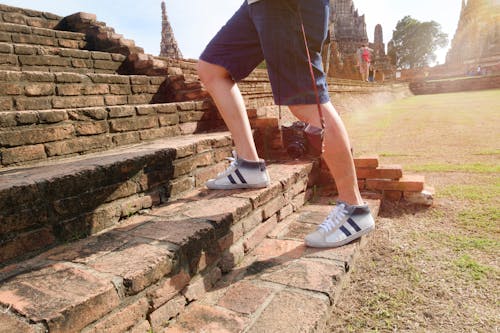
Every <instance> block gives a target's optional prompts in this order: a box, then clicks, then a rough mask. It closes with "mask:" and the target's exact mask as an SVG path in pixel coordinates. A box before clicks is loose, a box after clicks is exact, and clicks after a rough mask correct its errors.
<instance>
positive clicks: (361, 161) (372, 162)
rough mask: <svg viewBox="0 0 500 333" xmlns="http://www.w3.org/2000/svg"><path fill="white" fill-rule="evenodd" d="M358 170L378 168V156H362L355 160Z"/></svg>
mask: <svg viewBox="0 0 500 333" xmlns="http://www.w3.org/2000/svg"><path fill="white" fill-rule="evenodd" d="M354 165H355V166H356V168H377V167H378V156H361V157H357V158H354Z"/></svg>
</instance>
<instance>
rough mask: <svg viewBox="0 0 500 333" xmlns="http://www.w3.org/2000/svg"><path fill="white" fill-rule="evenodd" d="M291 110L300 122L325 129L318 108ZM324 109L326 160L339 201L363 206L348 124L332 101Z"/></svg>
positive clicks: (291, 108)
mask: <svg viewBox="0 0 500 333" xmlns="http://www.w3.org/2000/svg"><path fill="white" fill-rule="evenodd" d="M289 108H290V110H291V111H292V113H293V114H294V115H295V116H296V117H297V118H299V119H300V120H302V121H304V122H307V123H310V124H312V125H313V126H316V127H321V124H320V123H319V115H318V108H317V105H314V104H312V105H290V106H289ZM321 110H322V113H323V117H324V118H325V133H324V153H323V159H324V161H325V162H326V164H327V166H328V168H329V170H330V172H331V174H332V177H333V178H334V179H335V184H336V186H337V190H338V194H339V200H341V201H343V202H345V203H348V204H350V205H362V204H363V199H362V198H361V194H360V192H359V187H358V181H357V177H356V169H355V167H354V161H353V157H352V154H351V145H350V142H349V137H348V135H347V131H346V129H345V126H344V123H343V122H342V119H341V118H340V116H339V114H338V113H337V111H336V110H335V108H334V107H333V105H332V103H331V102H328V103H325V104H322V105H321Z"/></svg>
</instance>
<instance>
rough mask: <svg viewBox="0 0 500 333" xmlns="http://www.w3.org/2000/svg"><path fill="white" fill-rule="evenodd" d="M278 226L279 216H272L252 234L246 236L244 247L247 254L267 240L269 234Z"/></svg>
mask: <svg viewBox="0 0 500 333" xmlns="http://www.w3.org/2000/svg"><path fill="white" fill-rule="evenodd" d="M277 224H278V218H277V216H276V215H275V216H272V217H271V218H269V219H267V221H265V222H263V223H262V224H260V225H258V226H257V227H256V228H255V229H254V230H253V231H252V232H250V233H249V234H247V235H245V238H244V241H243V246H244V248H245V252H248V251H250V250H252V249H253V248H255V247H256V246H257V245H258V244H259V243H260V242H262V240H263V239H264V238H266V236H267V234H269V233H270V232H271V231H272V230H273V229H274V228H275V227H276V226H277Z"/></svg>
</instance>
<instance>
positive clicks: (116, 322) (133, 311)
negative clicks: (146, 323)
mask: <svg viewBox="0 0 500 333" xmlns="http://www.w3.org/2000/svg"><path fill="white" fill-rule="evenodd" d="M148 310H149V304H148V300H147V299H146V298H145V297H142V298H140V299H139V300H137V301H135V302H133V303H132V304H130V305H127V306H125V307H123V308H121V309H119V310H117V311H114V312H113V313H111V314H110V315H108V316H106V317H105V318H103V319H102V320H100V321H99V322H98V323H97V324H95V325H93V326H92V327H91V328H88V329H87V330H85V333H102V332H106V333H121V332H125V331H127V330H128V329H130V328H132V327H134V326H135V324H137V323H138V322H142V321H143V320H145V319H146V315H147V313H148Z"/></svg>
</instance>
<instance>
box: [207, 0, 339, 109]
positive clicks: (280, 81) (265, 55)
mask: <svg viewBox="0 0 500 333" xmlns="http://www.w3.org/2000/svg"><path fill="white" fill-rule="evenodd" d="M299 10H300V13H301V16H302V20H303V22H304V27H305V31H306V34H307V42H308V46H309V53H310V55H311V61H312V64H313V72H314V76H315V79H316V86H317V88H318V93H319V100H320V103H321V104H323V103H326V102H328V101H329V100H330V98H329V95H328V87H327V82H326V75H325V73H324V71H323V64H322V59H321V48H322V46H323V43H324V41H325V39H326V38H327V34H328V21H329V18H328V15H329V0H261V1H258V2H256V3H253V4H251V5H248V4H247V2H246V0H245V1H244V3H243V5H242V6H241V7H240V8H239V9H238V10H237V11H236V13H235V14H234V15H233V17H232V18H231V19H229V21H228V22H227V23H226V25H224V26H223V27H222V28H221V30H220V31H219V32H218V33H217V34H216V35H215V37H214V38H213V39H212V40H211V41H210V43H209V44H208V46H207V47H206V49H205V50H204V51H203V53H202V54H201V56H200V59H201V60H204V61H206V62H208V63H211V64H215V65H219V66H222V67H224V68H225V69H226V70H227V71H228V72H229V73H230V74H231V76H232V78H233V79H234V80H235V81H236V82H237V81H240V80H242V79H244V78H245V77H247V76H248V75H249V74H250V73H251V72H252V71H253V70H254V69H255V67H257V65H259V64H260V63H261V62H262V61H263V60H264V59H265V61H266V66H267V70H268V73H269V79H270V81H271V86H272V89H273V95H274V101H275V103H276V104H281V105H298V104H316V96H315V93H314V89H313V85H312V79H311V74H310V69H309V63H308V60H307V53H306V48H305V43H304V38H303V35H302V29H301V24H300V18H299V12H298V11H299Z"/></svg>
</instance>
